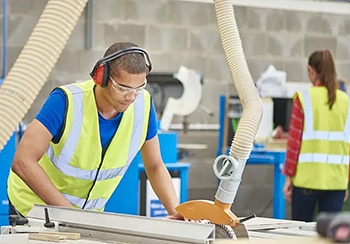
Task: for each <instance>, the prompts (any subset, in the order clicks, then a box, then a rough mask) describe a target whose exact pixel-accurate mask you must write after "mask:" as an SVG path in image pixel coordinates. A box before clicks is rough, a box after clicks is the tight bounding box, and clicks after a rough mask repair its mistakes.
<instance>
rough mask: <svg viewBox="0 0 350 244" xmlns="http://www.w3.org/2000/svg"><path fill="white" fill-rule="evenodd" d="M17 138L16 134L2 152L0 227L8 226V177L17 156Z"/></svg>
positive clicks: (0, 163)
mask: <svg viewBox="0 0 350 244" xmlns="http://www.w3.org/2000/svg"><path fill="white" fill-rule="evenodd" d="M16 145H17V136H16V133H14V134H13V135H12V136H11V138H10V140H8V141H7V144H6V145H5V147H4V148H3V149H2V150H1V151H0V165H1V170H0V226H2V225H8V211H9V206H8V199H7V191H6V184H7V177H8V174H9V171H10V167H11V163H12V159H13V156H14V155H15V150H16Z"/></svg>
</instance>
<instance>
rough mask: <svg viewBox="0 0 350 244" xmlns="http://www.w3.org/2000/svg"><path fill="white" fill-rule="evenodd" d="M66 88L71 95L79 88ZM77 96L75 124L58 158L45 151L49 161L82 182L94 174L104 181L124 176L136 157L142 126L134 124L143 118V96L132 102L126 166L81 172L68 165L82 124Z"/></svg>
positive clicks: (71, 86) (81, 101)
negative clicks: (131, 134) (131, 124)
mask: <svg viewBox="0 0 350 244" xmlns="http://www.w3.org/2000/svg"><path fill="white" fill-rule="evenodd" d="M67 88H68V89H69V90H70V91H71V92H72V93H73V92H74V93H76V92H77V91H80V90H81V88H80V87H77V86H74V85H69V86H67ZM78 94H79V96H78V95H75V96H73V99H74V113H73V116H74V119H73V121H75V123H73V124H72V128H71V130H70V132H69V136H68V138H67V141H66V143H65V145H64V146H63V148H62V151H61V153H60V155H58V157H55V155H54V152H53V149H52V147H51V146H49V148H48V149H47V151H46V154H47V155H48V157H49V158H50V160H51V161H52V162H53V163H54V165H55V166H56V168H57V169H58V170H60V171H61V172H62V173H63V174H65V175H68V176H72V177H75V178H78V179H82V180H95V178H96V174H97V173H98V175H97V178H96V180H106V179H111V178H114V177H117V176H122V175H124V174H125V171H126V169H127V167H125V166H129V164H130V163H131V161H132V159H133V158H134V156H135V155H136V153H137V152H138V150H139V144H140V141H141V135H142V129H143V127H142V126H136V124H135V123H140V122H139V121H142V120H143V118H144V109H143V104H144V95H143V93H140V94H139V95H138V96H137V97H136V99H135V101H134V111H137V112H134V116H135V117H134V124H133V128H134V129H133V131H134V132H133V135H134V136H133V137H132V138H131V143H130V150H129V154H128V159H127V162H126V165H125V166H123V167H120V168H115V169H106V170H99V171H98V170H97V169H95V170H83V169H78V168H76V167H73V166H71V165H69V162H71V158H72V157H73V154H74V152H75V148H76V145H77V143H78V140H79V135H80V128H82V122H83V113H82V112H83V111H82V110H80V109H79V108H80V107H81V106H82V103H83V93H82V92H80V93H78Z"/></svg>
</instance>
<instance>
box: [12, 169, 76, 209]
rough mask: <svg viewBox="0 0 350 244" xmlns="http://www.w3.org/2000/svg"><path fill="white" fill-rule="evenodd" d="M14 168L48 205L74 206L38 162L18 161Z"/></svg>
mask: <svg viewBox="0 0 350 244" xmlns="http://www.w3.org/2000/svg"><path fill="white" fill-rule="evenodd" d="M12 170H13V171H14V172H15V173H16V174H17V175H18V176H19V177H20V178H21V179H22V180H23V181H24V182H25V183H26V184H27V185H28V187H29V188H30V189H32V191H33V192H34V193H35V194H37V195H38V197H39V198H40V199H41V200H43V201H44V202H45V203H46V204H48V205H54V206H66V207H72V205H71V204H70V203H69V202H68V200H67V199H66V198H64V196H63V195H62V194H61V193H60V192H59V191H58V190H57V189H56V187H55V186H54V185H53V183H52V182H51V180H50V179H49V177H48V176H47V174H46V173H45V172H44V170H43V169H42V168H41V166H40V165H39V164H38V163H17V164H14V165H13V167H12Z"/></svg>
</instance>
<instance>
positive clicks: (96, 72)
mask: <svg viewBox="0 0 350 244" xmlns="http://www.w3.org/2000/svg"><path fill="white" fill-rule="evenodd" d="M130 53H140V54H142V55H143V56H144V57H145V59H146V65H147V67H148V72H150V71H151V70H152V64H151V60H150V58H149V56H148V53H147V52H146V51H145V50H144V49H142V48H139V47H130V48H126V49H123V50H120V51H118V52H115V53H112V54H110V55H107V56H106V57H103V58H101V59H100V60H98V61H97V63H96V64H95V66H94V68H93V70H92V71H91V73H90V76H91V77H92V79H93V80H94V82H95V83H96V84H97V85H99V86H102V87H105V86H107V82H108V77H109V66H108V62H109V61H111V60H114V59H117V58H119V57H121V56H123V55H126V54H130Z"/></svg>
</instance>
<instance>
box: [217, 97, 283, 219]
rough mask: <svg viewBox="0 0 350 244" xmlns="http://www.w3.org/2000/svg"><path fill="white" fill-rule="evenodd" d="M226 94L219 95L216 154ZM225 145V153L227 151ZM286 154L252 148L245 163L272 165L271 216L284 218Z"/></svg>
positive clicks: (280, 151)
mask: <svg viewBox="0 0 350 244" xmlns="http://www.w3.org/2000/svg"><path fill="white" fill-rule="evenodd" d="M226 99H227V98H226V96H224V95H222V96H220V115H219V123H220V130H219V139H218V140H219V141H218V151H217V156H218V155H221V154H222V153H223V152H222V151H223V150H222V149H223V146H224V144H223V143H224V128H225V120H226V119H227V111H226V110H227V109H226V108H227V101H226ZM229 149H230V148H229V147H227V149H226V151H225V153H228V152H227V150H229ZM285 156H286V152H285V150H266V149H264V148H259V149H253V150H252V152H251V154H250V157H249V159H248V160H247V164H254V165H273V166H274V180H273V218H277V219H284V218H285V212H286V203H285V200H284V197H283V193H282V189H283V185H284V180H285V177H284V175H283V174H282V172H281V166H282V165H283V163H284V160H285Z"/></svg>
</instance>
